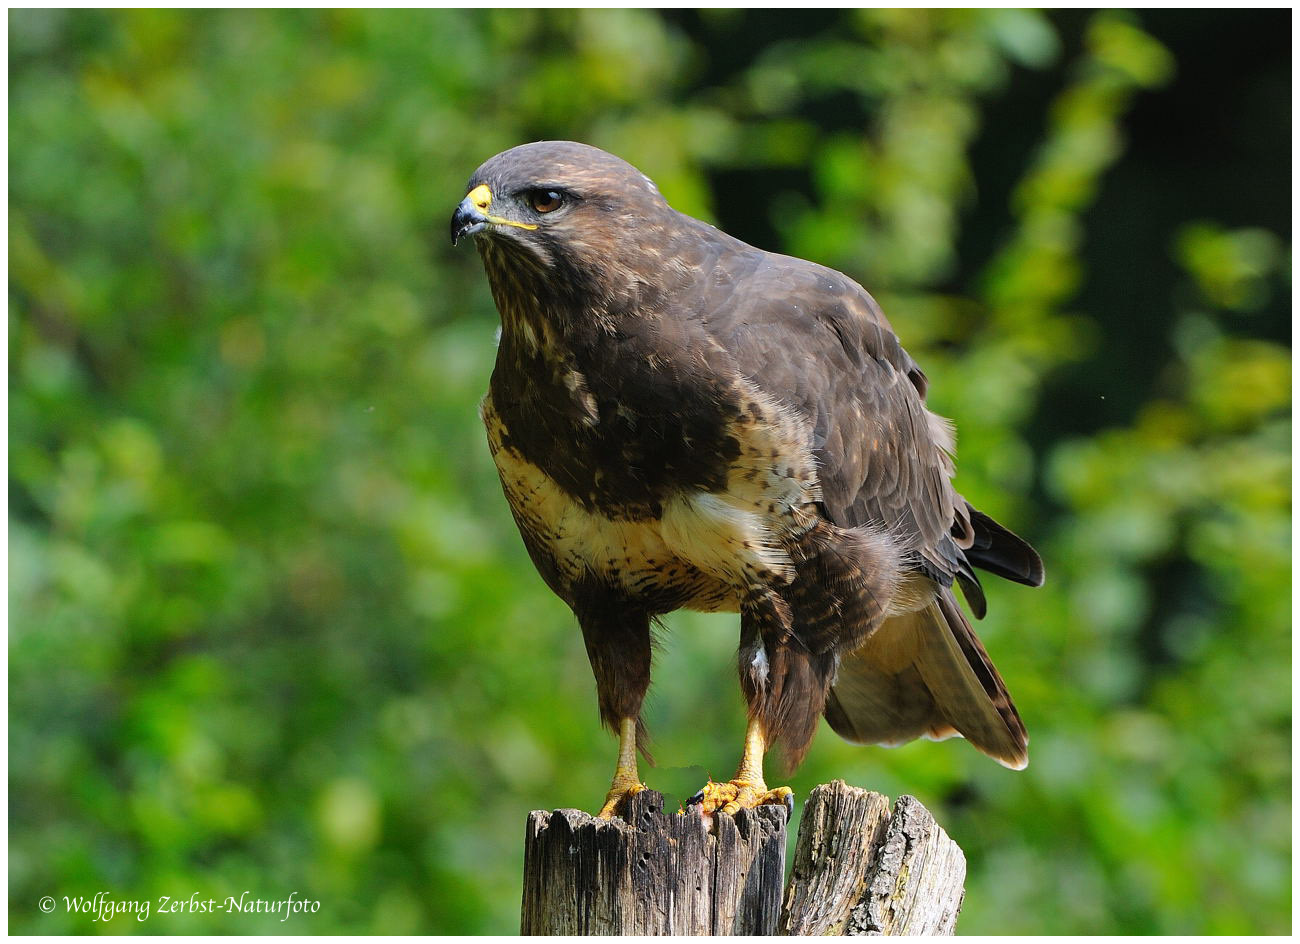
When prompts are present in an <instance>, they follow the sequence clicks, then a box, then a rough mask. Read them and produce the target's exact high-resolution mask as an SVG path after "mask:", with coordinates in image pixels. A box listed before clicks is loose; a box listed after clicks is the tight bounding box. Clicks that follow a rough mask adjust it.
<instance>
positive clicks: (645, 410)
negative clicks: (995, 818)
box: [452, 142, 1042, 810]
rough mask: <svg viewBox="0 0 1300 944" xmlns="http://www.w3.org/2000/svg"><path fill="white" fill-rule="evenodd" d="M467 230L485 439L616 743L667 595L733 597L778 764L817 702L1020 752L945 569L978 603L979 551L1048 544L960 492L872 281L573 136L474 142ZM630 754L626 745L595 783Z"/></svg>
mask: <svg viewBox="0 0 1300 944" xmlns="http://www.w3.org/2000/svg"><path fill="white" fill-rule="evenodd" d="M463 235H477V236H478V237H479V238H478V240H477V243H478V247H479V251H480V253H481V255H482V258H483V262H484V265H485V268H486V270H487V274H488V279H489V281H490V283H491V287H492V293H493V297H494V299H495V301H496V304H497V307H498V309H499V310H500V313H501V321H502V332H501V342H500V348H499V351H498V354H497V364H496V369H495V370H494V371H493V374H492V379H491V383H490V386H489V391H488V395H487V397H486V398H485V400H484V403H483V417H484V422H485V424H486V426H487V430H488V439H489V443H490V445H491V448H492V453H493V456H494V458H495V461H496V464H497V468H498V471H499V472H500V475H501V481H502V485H503V488H504V490H505V494H506V497H507V499H508V501H509V503H510V507H511V510H512V511H513V513H514V516H515V520H516V522H517V523H518V525H519V530H520V533H521V535H522V536H523V539H524V543H525V544H526V546H527V547H528V550H529V553H530V554H531V556H532V559H533V561H534V563H535V564H536V565H537V569H538V571H539V572H540V573H541V575H542V577H543V578H544V579H545V580H546V582H547V584H548V585H549V586H550V587H551V589H553V590H554V591H555V592H556V593H557V594H558V595H559V596H560V597H561V598H563V599H564V600H565V601H566V602H567V603H568V604H569V605H570V606H571V607H572V608H573V611H574V613H575V614H576V616H577V618H578V621H579V623H580V624H581V627H582V631H583V635H584V639H585V641H586V644H587V651H588V655H589V656H590V658H591V663H592V668H593V670H594V672H595V675H596V686H597V693H598V700H599V704H600V711H601V717H602V719H603V720H604V721H605V722H606V723H608V724H610V725H611V726H612V727H615V728H616V729H618V730H620V732H621V733H623V734H624V744H623V747H624V753H627V752H628V740H627V739H628V738H630V737H632V736H633V735H632V734H631V733H630V732H631V731H632V730H633V728H634V727H637V726H639V716H640V709H641V701H642V698H643V696H644V694H645V691H646V688H647V686H648V685H649V681H650V622H651V620H652V619H653V618H654V617H655V616H657V615H660V614H663V613H667V612H669V611H671V610H674V609H678V608H683V607H686V608H693V609H700V610H724V611H739V613H740V615H741V644H740V650H739V654H738V664H739V671H740V682H741V688H742V690H743V692H744V694H745V697H746V699H747V701H748V703H749V706H750V716H751V735H752V736H753V737H754V738H755V742H754V743H755V744H758V745H759V747H758V748H756V750H758V752H759V754H760V757H761V750H762V749H765V748H766V746H767V744H769V743H771V742H773V741H776V742H779V743H781V744H782V745H783V747H784V749H785V753H786V757H787V760H788V761H789V762H790V763H792V764H793V763H797V762H798V761H799V760H800V759H801V758H802V757H803V755H804V753H805V752H806V751H807V748H808V746H809V744H810V742H811V740H812V737H813V733H814V731H815V729H816V722H817V718H818V716H819V715H821V714H823V712H824V713H825V715H826V717H827V719H828V721H829V722H830V724H831V726H832V727H833V728H834V729H835V730H836V731H837V732H838V733H840V734H841V735H843V736H844V737H846V738H849V739H850V740H855V741H862V742H867V743H901V742H904V741H908V740H911V739H913V738H915V737H918V736H931V737H946V736H949V735H951V734H954V733H961V734H964V735H965V736H966V737H967V738H968V739H969V740H970V741H971V743H972V744H974V745H975V746H976V747H978V748H979V749H980V750H982V751H984V752H985V753H987V754H989V755H991V756H993V757H994V758H996V759H997V760H999V761H1000V762H1002V763H1004V764H1006V765H1008V766H1012V767H1021V766H1023V765H1024V763H1025V760H1026V751H1025V745H1026V742H1027V739H1026V736H1025V730H1024V727H1023V725H1022V724H1021V722H1020V718H1019V716H1018V715H1017V714H1016V710H1015V707H1014V706H1013V705H1012V703H1011V699H1010V697H1009V695H1008V694H1007V691H1006V687H1005V685H1004V684H1003V682H1002V679H1001V677H1000V676H999V675H998V673H997V670H996V669H995V668H994V667H993V664H992V662H991V661H990V660H989V658H988V655H987V654H986V653H985V651H984V649H983V647H982V646H981V645H980V643H979V640H978V639H977V638H976V637H975V634H974V632H973V630H972V629H971V626H970V624H969V622H967V620H966V618H965V617H964V616H963V615H962V613H961V611H960V610H959V609H958V606H957V603H956V601H955V598H954V596H953V586H954V584H957V585H959V586H961V587H962V588H963V591H964V592H965V594H966V596H967V598H968V600H970V602H971V604H972V607H973V608H974V609H975V611H976V615H980V616H982V615H983V609H984V600H983V595H982V593H981V592H980V590H979V582H978V579H977V578H976V577H975V573H974V570H973V569H972V566H974V567H982V568H984V569H987V570H989V571H991V572H993V573H996V574H998V575H1000V576H1003V577H1007V578H1009V579H1012V580H1016V581H1019V582H1021V583H1025V584H1029V585H1038V584H1040V583H1041V582H1042V565H1041V563H1040V561H1039V559H1038V556H1037V555H1036V554H1035V553H1034V551H1033V549H1032V548H1030V547H1029V545H1027V544H1026V543H1025V542H1024V541H1022V540H1020V539H1019V538H1018V537H1016V536H1015V535H1013V534H1011V533H1010V532H1009V531H1007V530H1006V529H1004V528H1002V527H1001V526H999V525H998V524H997V523H996V522H994V521H993V520H992V519H990V518H988V517H987V516H985V515H982V514H981V513H979V512H978V511H975V510H974V509H973V508H971V507H970V506H969V505H968V504H967V503H966V502H965V501H964V500H963V499H962V498H961V496H960V495H958V494H957V493H956V492H955V491H954V490H953V488H952V485H951V482H950V478H951V476H952V474H953V464H952V458H951V456H952V453H953V438H952V433H951V430H950V427H949V425H948V424H947V422H946V421H944V420H942V419H940V418H939V417H937V416H935V415H934V414H932V413H930V412H929V411H928V410H927V409H926V408H925V393H926V387H927V381H926V378H925V375H924V374H923V373H922V372H921V370H920V369H919V368H918V367H917V366H916V364H915V363H914V362H913V361H912V359H911V357H909V356H908V354H907V352H906V351H904V350H903V348H902V346H901V345H900V343H899V341H898V338H897V337H896V336H895V334H894V331H893V329H892V327H891V326H890V324H889V322H888V321H887V320H886V319H885V316H884V315H883V314H882V313H881V311H880V309H879V307H878V306H877V305H876V303H875V301H874V300H873V299H872V298H871V296H870V295H868V294H867V293H866V291H864V290H863V289H862V288H861V287H860V286H859V285H857V284H856V283H855V282H853V281H852V280H851V279H849V278H847V277H846V276H844V275H842V274H840V273H838V272H835V271H833V270H831V269H827V268H824V267H822V266H819V265H815V264H814V263H811V262H805V261H803V260H799V259H793V258H790V257H787V256H779V255H775V254H772V253H768V252H764V251H762V250H759V249H755V248H753V247H751V246H748V245H746V244H745V243H742V242H740V241H739V240H736V239H733V238H732V237H730V236H728V235H727V234H725V233H722V232H720V231H719V230H717V229H715V228H713V227H711V226H708V225H707V224H705V223H702V222H700V221H698V220H694V219H691V218H690V217H687V216H685V215H683V214H680V213H678V212H676V211H675V210H673V209H672V208H671V207H669V206H668V204H667V203H666V202H665V200H664V198H663V197H662V196H661V195H660V193H659V191H658V190H657V189H656V187H655V186H654V184H653V183H652V182H651V181H650V180H649V179H648V178H646V177H645V176H644V175H642V174H641V173H640V172H639V171H637V170H636V169H635V168H634V167H632V166H631V165H629V164H627V163H625V162H624V161H622V160H620V159H618V158H616V157H614V156H612V155H610V154H606V153H605V152H603V151H600V150H597V149H595V148H591V147H588V146H586V145H582V144H576V143H572V142H539V143H536V144H528V145H523V146H521V147H517V148H513V149H511V150H509V151H506V152H504V153H502V154H498V155H497V156H496V157H494V158H492V159H491V160H489V161H487V162H486V163H485V164H484V165H483V166H482V167H480V168H479V169H478V170H477V171H476V172H475V174H474V176H473V177H472V178H471V179H470V182H469V196H467V197H466V198H465V200H464V201H462V203H461V205H460V207H459V208H458V209H457V211H456V214H455V216H454V217H453V220H452V236H453V240H455V239H457V238H459V237H460V236H463ZM751 753H752V752H751V750H750V749H749V741H748V740H747V752H746V759H747V760H746V763H749V762H751V761H752V760H753V757H752V756H751ZM621 756H622V755H621ZM752 768H753V764H752V763H749V767H746V766H745V763H742V772H741V773H746V772H747V775H752V774H753V773H754V771H753V769H752ZM634 775H635V770H634V769H632V770H630V771H629V769H627V765H626V764H624V763H623V761H622V760H621V761H620V767H619V773H618V774H616V776H615V785H614V786H615V789H614V790H611V797H614V796H615V794H616V793H619V791H620V790H622V791H623V792H624V793H625V792H627V790H628V789H632V788H634V787H633V785H634V784H635V777H634ZM737 776H738V780H737V782H740V781H742V780H744V779H745V778H744V777H742V776H741V774H740V773H738V775H737ZM629 777H631V778H632V779H631V780H629ZM758 778H759V780H760V781H761V769H760V770H759V772H758ZM750 779H752V777H751V778H750ZM620 795H621V794H620ZM612 803H613V800H612V799H611V801H610V802H609V803H607V807H606V809H607V810H609V809H612V805H611V804H612Z"/></svg>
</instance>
